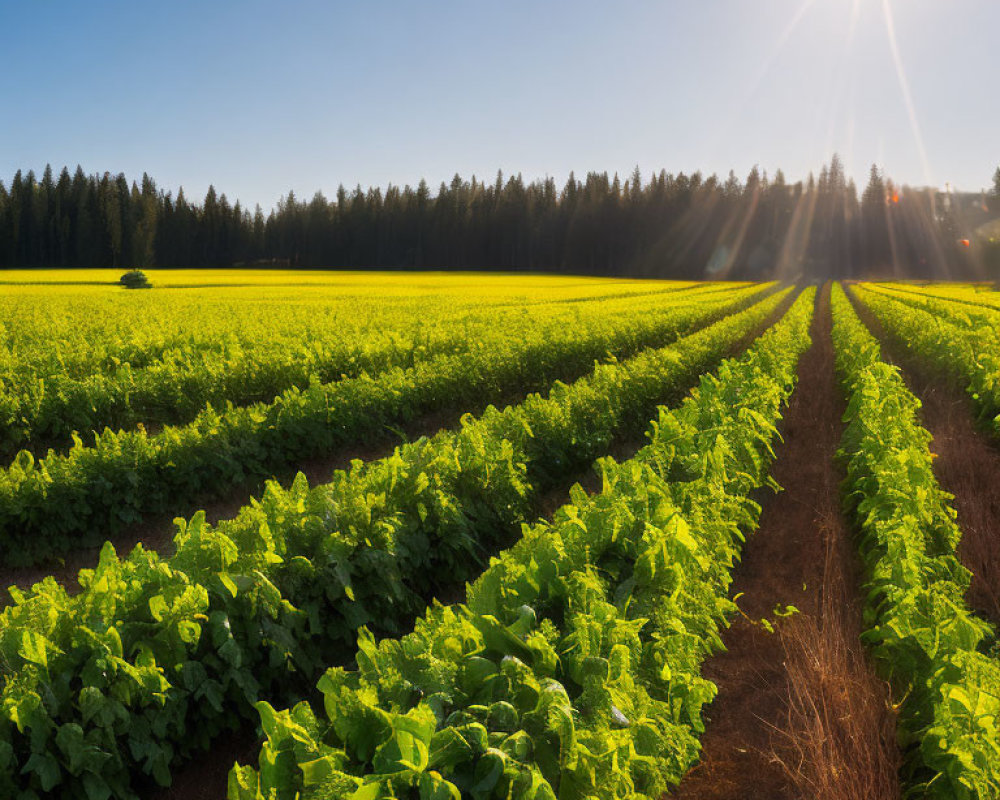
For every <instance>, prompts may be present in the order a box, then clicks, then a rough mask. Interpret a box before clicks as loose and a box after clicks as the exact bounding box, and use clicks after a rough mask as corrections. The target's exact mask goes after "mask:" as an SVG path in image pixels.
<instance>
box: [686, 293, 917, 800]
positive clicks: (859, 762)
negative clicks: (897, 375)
mask: <svg viewBox="0 0 1000 800" xmlns="http://www.w3.org/2000/svg"><path fill="white" fill-rule="evenodd" d="M830 327H831V318H830V303H829V287H826V288H825V289H824V290H823V291H822V292H821V294H820V296H819V299H818V303H817V309H816V316H815V319H814V320H813V326H812V331H811V335H812V337H813V345H812V347H811V348H810V349H809V351H808V352H806V353H805V354H804V355H803V357H802V359H801V361H800V363H799V368H798V376H799V382H798V385H797V387H796V390H795V393H794V394H793V395H792V398H791V402H790V404H789V407H788V409H787V410H786V412H785V415H784V419H783V421H782V423H781V426H780V430H781V434H782V437H783V439H784V441H783V443H781V444H779V445H778V447H777V448H776V454H777V460H776V461H775V463H774V466H773V469H772V476H773V477H774V478H775V480H777V481H778V483H779V484H780V485H781V486H782V487H783V488H784V491H782V492H780V493H778V494H770V493H769V494H768V495H767V496H766V497H764V498H763V500H762V506H763V510H762V513H761V518H760V526H759V528H758V530H757V532H756V533H755V534H753V535H752V536H751V537H750V538H749V539H748V541H747V543H746V545H745V546H744V553H743V560H742V562H741V563H740V564H739V565H737V567H736V570H735V575H734V578H735V579H734V583H733V587H732V593H733V596H736V595H741V597H740V598H739V601H738V602H739V605H740V608H741V610H742V612H743V615H741V616H737V617H736V618H735V619H734V620H733V624H732V627H730V628H729V629H728V631H726V632H725V633H724V635H723V642H724V643H725V646H726V648H727V649H726V652H723V653H720V654H718V655H716V656H713V657H712V658H710V659H709V660H708V661H707V662H706V664H705V669H704V672H703V674H704V675H705V677H707V678H709V679H710V680H712V681H713V682H714V683H715V684H716V685H717V686H718V688H719V694H718V696H717V697H716V699H715V701H714V702H713V703H712V704H711V705H710V706H709V707H708V708H707V709H706V713H705V717H706V731H705V734H704V735H703V736H702V746H703V750H702V758H701V761H700V762H699V763H698V764H697V765H696V766H695V767H694V768H693V769H692V770H691V771H690V772H689V773H688V774H687V776H685V778H684V780H683V781H682V782H681V784H680V786H679V787H678V788H677V790H676V792H675V793H674V795H672V796H674V797H677V798H684V800H747V798H755V797H760V798H767V800H798V799H799V798H803V797H808V798H810V800H862V798H864V800H881V799H882V798H885V800H889V798H892V800H898V798H899V787H898V783H897V777H896V772H897V769H898V763H899V753H898V750H897V748H896V745H895V720H894V718H893V716H892V714H891V712H890V710H889V696H888V687H887V686H886V685H885V684H884V683H882V682H881V681H879V680H878V679H877V677H876V676H875V675H874V673H873V671H872V669H871V667H870V665H869V664H868V662H867V660H866V658H865V654H864V652H863V648H862V645H861V643H860V641H859V638H858V637H859V635H860V632H861V611H860V607H859V602H858V586H859V570H860V567H859V563H858V559H857V557H856V554H855V552H854V549H853V545H852V543H851V535H850V530H849V527H848V525H847V523H846V521H845V519H844V516H843V515H842V513H841V510H840V509H841V506H840V490H839V484H840V480H841V475H840V473H839V471H838V469H837V467H836V465H835V463H834V455H835V453H836V450H837V448H838V446H839V444H840V437H841V434H842V431H843V423H842V422H841V416H842V414H843V411H844V401H843V399H842V397H841V392H840V389H839V387H838V385H837V383H836V379H835V376H834V365H833V344H832V340H831V338H830ZM778 604H780V605H781V606H785V605H794V606H795V607H797V608H798V609H799V611H800V613H799V614H795V615H793V616H790V617H783V618H776V617H775V616H774V609H775V607H776V605H778ZM763 617H766V618H768V619H769V620H771V621H772V624H773V625H774V626H775V628H776V630H777V632H776V633H769V632H768V631H767V630H766V628H765V627H764V626H763V625H761V624H760V622H759V620H760V619H761V618H763Z"/></svg>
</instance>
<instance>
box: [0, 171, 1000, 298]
mask: <svg viewBox="0 0 1000 800" xmlns="http://www.w3.org/2000/svg"><path fill="white" fill-rule="evenodd" d="M996 216H1000V169H998V170H997V175H996V176H994V190H993V192H991V193H990V194H985V193H983V194H982V195H978V194H976V195H968V194H965V195H962V194H954V195H952V194H950V193H942V192H939V191H936V190H932V189H911V188H909V187H905V186H897V185H896V184H895V183H894V182H893V181H892V179H891V178H889V177H888V176H886V175H885V174H883V172H882V171H880V170H879V169H878V168H877V167H876V166H874V165H873V166H872V168H871V172H870V175H869V179H868V182H867V185H866V186H865V187H864V189H863V190H862V191H860V192H859V190H858V188H857V186H856V185H855V183H854V181H853V180H850V179H849V178H847V176H846V175H845V171H844V168H843V164H842V162H841V160H840V158H839V157H837V156H834V157H833V158H832V160H831V162H830V163H829V164H827V165H824V166H823V168H822V169H821V170H820V172H819V175H818V177H815V176H813V175H812V174H810V175H809V176H808V179H807V180H805V181H798V182H795V183H790V182H788V181H787V180H786V178H785V176H784V174H783V173H782V171H781V170H777V171H776V172H775V173H774V174H773V175H771V176H769V175H768V174H767V172H765V171H761V170H760V169H759V168H757V167H754V168H753V169H752V170H751V171H750V173H749V174H748V175H747V176H746V178H745V179H743V180H741V179H740V178H738V177H737V176H736V175H735V174H734V173H733V172H730V173H729V175H728V177H727V178H725V179H720V178H719V177H718V176H716V175H711V176H709V177H705V176H703V175H702V174H701V173H700V172H694V173H692V174H685V173H683V172H682V173H678V174H672V173H668V172H666V171H660V172H659V173H656V174H653V175H652V176H648V177H645V176H643V175H642V174H641V173H640V171H639V169H638V168H636V169H635V171H634V172H633V173H632V174H631V175H630V176H628V177H627V178H626V179H625V180H624V181H623V180H621V179H620V178H619V176H618V175H617V174H615V175H614V176H611V177H609V175H608V174H607V173H606V172H604V173H597V172H590V173H588V174H587V175H586V177H585V178H584V179H582V180H581V179H579V178H578V177H576V176H575V175H574V174H572V173H571V174H570V176H569V178H568V180H567V181H566V183H565V184H564V185H563V186H562V188H560V187H559V186H558V185H557V184H556V181H555V180H554V179H552V178H546V179H544V180H536V181H532V182H526V181H525V180H524V179H523V178H522V177H521V175H519V174H518V175H513V176H507V177H505V176H504V175H503V174H502V173H498V174H497V176H496V179H495V180H494V181H492V182H487V181H481V180H478V179H477V178H476V177H472V178H471V179H470V180H466V179H464V178H462V177H461V176H459V175H455V177H454V178H453V179H452V181H451V182H450V183H442V184H441V185H440V187H439V188H438V190H437V192H432V191H431V189H430V187H429V186H428V185H427V183H426V182H425V181H421V182H420V184H419V185H418V186H417V187H416V188H413V187H411V186H404V187H399V186H396V185H392V184H390V185H388V186H386V187H385V188H384V189H383V188H381V187H371V188H368V189H367V190H366V189H363V188H362V187H361V186H358V187H356V188H355V189H354V190H353V191H350V190H347V189H345V188H344V187H343V186H341V187H340V188H339V189H338V190H337V193H336V196H335V197H334V198H333V199H329V198H327V197H325V196H324V195H323V194H322V193H320V192H317V193H316V194H315V195H314V196H313V197H312V199H310V200H308V201H305V200H300V199H299V198H298V197H296V196H295V194H294V192H289V193H288V195H287V196H285V197H283V198H282V199H281V200H280V201H279V202H278V204H277V207H276V208H274V209H273V210H271V211H270V212H268V213H266V214H265V212H264V211H263V210H262V209H261V208H260V206H257V207H256V208H254V209H253V210H252V211H251V210H250V209H248V208H245V207H244V206H243V205H241V204H240V202H238V201H236V202H231V201H230V200H229V199H228V198H227V197H226V195H225V194H224V193H219V192H218V191H217V190H216V189H215V187H214V186H210V187H209V189H208V191H207V193H206V195H205V198H204V200H203V201H202V202H201V203H200V204H199V203H197V202H192V201H191V200H189V199H188V198H187V196H186V195H185V193H184V190H183V189H179V190H178V191H177V193H176V194H174V193H173V192H172V191H168V190H164V189H162V188H160V187H158V186H157V184H156V182H155V181H154V180H153V178H151V177H150V176H149V175H146V174H144V175H143V176H142V179H141V180H140V181H138V182H135V181H133V182H131V183H130V182H129V181H128V179H127V178H126V177H125V175H124V174H118V175H112V174H110V173H104V174H103V175H87V174H85V173H84V171H83V169H82V168H80V167H77V168H76V171H75V172H73V173H72V174H71V173H70V171H69V169H68V168H63V169H62V170H61V172H59V174H58V176H56V174H55V172H54V171H53V169H52V168H51V166H47V167H46V168H45V170H44V172H43V174H42V176H41V178H38V177H37V176H36V175H35V174H34V172H32V171H28V172H27V173H22V172H21V171H18V172H17V173H16V174H15V175H14V177H13V179H12V180H11V181H10V183H9V185H8V184H6V183H4V182H2V181H0V267H7V268H12V267H18V268H31V267H107V266H111V267H122V268H125V267H129V268H149V267H230V266H258V267H259V266H269V265H270V266H276V267H294V268H309V267H348V266H349V267H352V268H373V269H374V268H380V269H386V268H389V269H427V268H433V269H463V270H513V269H518V270H533V271H541V272H561V273H575V274H580V273H586V274H594V275H627V276H635V277H670V278H683V279H700V278H708V279H721V278H728V279H755V280H759V279H769V278H781V279H803V278H804V279H817V280H818V279H822V278H831V277H832V278H852V277H918V278H920V277H923V278H938V279H944V278H955V279H958V278H965V279H970V278H971V279H983V278H985V277H988V276H990V275H991V274H992V273H995V272H996V271H997V270H998V269H1000V247H998V244H997V242H996V241H994V240H980V239H977V238H976V237H974V236H973V234H972V231H973V230H974V228H975V227H977V226H978V225H979V224H981V223H982V222H983V221H986V220H988V219H990V218H993V217H996Z"/></svg>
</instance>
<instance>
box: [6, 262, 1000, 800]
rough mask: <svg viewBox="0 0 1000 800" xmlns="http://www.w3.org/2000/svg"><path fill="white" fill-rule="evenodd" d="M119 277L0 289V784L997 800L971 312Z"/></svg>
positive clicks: (521, 278)
mask: <svg viewBox="0 0 1000 800" xmlns="http://www.w3.org/2000/svg"><path fill="white" fill-rule="evenodd" d="M119 274H120V272H117V271H109V270H47V271H16V270H10V271H5V272H3V273H2V274H0V578H2V579H3V583H2V585H3V587H6V591H5V592H4V593H3V597H2V599H0V609H2V610H0V798H17V800H36V799H40V798H74V799H75V798H80V799H81V800H107V798H118V799H122V800H124V799H125V798H129V799H131V798H142V799H143V800H154V799H155V800H167V799H168V798H169V799H170V800H173V799H174V798H196V799H198V798H225V797H228V798H229V800H295V799H296V798H302V800H333V799H334V798H351V799H352V800H379V799H380V798H398V799H399V800H462V799H463V798H470V799H471V800H501V799H506V800H522V798H523V800H557V799H558V800H595V799H599V800H611V799H612V798H621V799H622V800H638V798H653V799H654V800H656V799H658V798H664V797H676V798H688V799H697V800H722V799H723V798H733V800H735V799H736V798H754V797H760V798H767V800H783V799H784V798H788V800H793V799H794V798H820V799H822V800H862V798H864V799H865V800H883V799H885V800H888V799H889V798H894V799H895V800H903V798H904V797H905V798H935V799H937V800H997V798H1000V644H998V640H997V630H998V628H997V626H998V624H1000V292H995V291H993V289H992V287H989V286H985V285H971V284H968V285H966V284H940V285H936V284H927V283H923V284H916V283H847V284H841V283H828V284H826V285H824V286H820V287H814V286H809V287H801V286H798V287H797V286H783V285H779V284H777V283H733V282H718V283H708V282H694V281H639V280H614V279H606V278H583V277H555V276H547V275H530V274H510V275H495V274H484V273H478V274H459V273H417V272H392V273H390V272H382V273H379V272H324V271H319V270H309V271H298V272H296V271H279V270H164V271H157V270H149V271H148V275H149V277H150V280H151V281H152V284H153V288H152V289H151V290H139V291H129V290H126V289H124V288H122V287H121V286H120V285H118V284H117V279H118V277H119Z"/></svg>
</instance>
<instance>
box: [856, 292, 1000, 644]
mask: <svg viewBox="0 0 1000 800" xmlns="http://www.w3.org/2000/svg"><path fill="white" fill-rule="evenodd" d="M849 294H850V293H849ZM851 299H852V300H853V301H854V306H855V308H856V309H857V311H858V314H859V316H860V317H861V319H862V320H863V321H864V323H865V324H866V325H867V326H868V328H869V330H871V332H872V333H873V334H874V335H875V336H876V337H877V338H878V339H879V342H880V343H881V345H882V353H883V357H884V358H885V359H886V360H888V361H890V362H891V363H893V364H896V365H898V366H899V367H900V370H901V372H902V375H903V379H904V380H905V381H906V384H907V386H908V387H909V389H910V391H911V392H913V393H914V394H915V395H916V396H917V398H918V399H919V400H920V402H921V409H920V422H921V424H922V425H923V426H924V427H925V428H926V429H927V430H928V431H929V432H930V434H931V436H932V437H933V438H932V440H931V445H930V447H931V452H932V453H933V454H934V477H935V478H937V481H938V483H939V484H940V486H941V488H942V489H944V490H945V491H946V492H948V493H949V494H951V495H953V496H954V500H953V502H952V506H953V507H954V508H955V511H956V512H957V514H958V526H959V528H960V529H961V531H962V539H961V541H960V543H959V547H958V557H959V560H960V561H961V562H962V564H963V565H964V566H965V567H966V568H967V569H968V570H970V571H971V572H972V585H971V586H970V587H969V591H968V593H967V595H966V600H967V602H968V603H969V605H970V606H971V607H972V608H973V609H974V610H975V611H976V612H977V613H979V614H981V615H982V616H983V617H984V618H986V619H988V620H990V621H991V622H992V623H993V624H994V625H1000V447H998V443H997V441H996V439H994V438H993V436H992V435H991V433H990V432H986V431H981V430H979V429H978V428H977V426H976V410H975V407H974V405H973V401H972V398H971V397H969V395H968V394H967V393H966V392H965V391H964V387H962V386H960V385H958V383H957V382H956V381H954V380H950V379H948V378H945V377H943V376H942V373H941V371H940V370H936V369H934V368H933V367H932V365H930V364H928V363H925V362H922V361H921V360H920V359H919V358H917V357H915V356H914V355H913V354H911V353H908V352H906V351H905V350H903V349H902V348H900V347H897V346H896V345H895V343H894V342H893V341H892V339H891V338H890V337H889V336H888V335H887V334H886V332H885V330H884V329H883V327H882V325H881V324H880V323H879V321H878V320H877V319H876V318H875V316H874V315H873V314H872V313H871V312H870V311H869V310H868V309H867V308H866V307H865V306H864V304H863V303H860V302H858V300H857V298H856V297H853V296H852V297H851Z"/></svg>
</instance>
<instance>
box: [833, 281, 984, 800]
mask: <svg viewBox="0 0 1000 800" xmlns="http://www.w3.org/2000/svg"><path fill="white" fill-rule="evenodd" d="M833 315H834V325H833V336H834V344H835V347H836V357H837V369H838V373H839V375H840V379H841V381H842V383H843V386H844V389H845V391H846V392H847V395H848V398H849V401H848V408H847V413H846V415H845V419H846V421H847V428H846V429H845V432H844V438H843V441H842V445H841V451H840V457H841V459H842V460H843V462H844V464H845V467H846V472H847V478H846V481H845V504H846V505H847V507H848V509H849V511H850V512H851V513H852V514H853V516H854V519H855V522H856V525H857V528H858V542H859V546H860V549H861V555H862V558H863V560H864V563H865V567H866V572H867V582H868V587H867V589H868V591H867V596H866V602H867V606H866V611H865V619H866V622H867V624H868V625H869V628H868V630H867V631H866V632H865V634H864V641H865V643H866V644H867V645H868V647H869V649H870V652H871V654H872V656H873V658H874V659H875V662H876V665H877V666H878V668H879V670H880V671H881V673H882V674H883V675H884V676H885V677H886V678H887V679H889V680H890V681H891V682H892V684H893V687H894V690H895V692H894V693H895V695H896V696H897V697H898V698H900V700H899V712H900V718H899V725H898V730H899V737H900V743H901V745H902V747H903V754H904V757H905V760H906V777H907V779H908V782H909V794H908V796H915V797H929V798H941V800H944V799H945V798H949V800H973V799H975V800H986V799H987V798H993V797H997V796H998V794H1000V737H998V731H997V719H998V716H1000V664H998V663H997V661H996V658H995V657H990V656H988V655H985V654H984V653H983V652H981V649H985V647H984V645H985V643H986V642H988V641H991V640H994V639H995V636H996V632H995V631H993V630H992V629H991V628H990V626H989V625H988V624H987V623H986V622H984V621H983V620H981V619H979V618H977V617H976V616H975V615H974V614H973V613H972V611H971V610H970V609H969V608H968V606H967V605H966V604H965V601H964V599H963V595H964V593H965V591H966V590H967V589H968V586H969V573H968V571H967V570H966V569H965V568H964V567H963V566H962V565H961V563H960V562H959V560H958V558H957V556H956V547H957V546H958V542H959V539H960V536H961V532H960V530H959V529H958V526H957V525H956V524H955V512H954V510H953V509H952V508H951V505H950V500H951V497H950V496H949V495H948V494H946V493H945V492H944V491H942V490H941V488H940V486H938V484H937V481H936V480H935V478H934V472H933V469H932V467H931V459H932V456H931V453H930V450H929V447H928V444H929V442H930V434H928V433H927V431H926V430H924V429H923V428H922V427H920V425H919V424H918V422H917V416H916V413H917V409H918V408H919V405H920V404H919V401H918V400H917V398H916V397H914V396H913V394H912V393H911V392H910V391H909V390H908V389H907V388H906V385H905V384H904V382H903V380H902V378H901V377H900V375H899V372H898V370H897V369H896V368H894V367H891V366H889V365H888V364H885V363H884V362H882V361H881V360H880V357H879V355H880V348H879V345H878V342H877V341H876V340H875V339H874V338H873V337H872V335H871V334H870V333H869V332H868V331H867V330H866V329H865V327H864V325H862V323H861V321H860V320H859V319H858V318H857V315H856V314H855V313H854V311H853V310H852V309H851V307H850V302H849V301H848V299H847V297H846V295H845V294H844V292H843V290H842V289H840V287H839V286H837V287H835V288H834V294H833Z"/></svg>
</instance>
